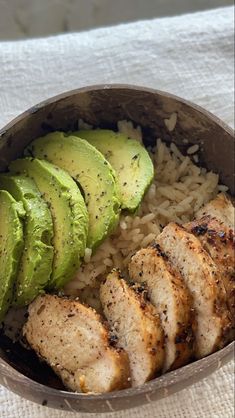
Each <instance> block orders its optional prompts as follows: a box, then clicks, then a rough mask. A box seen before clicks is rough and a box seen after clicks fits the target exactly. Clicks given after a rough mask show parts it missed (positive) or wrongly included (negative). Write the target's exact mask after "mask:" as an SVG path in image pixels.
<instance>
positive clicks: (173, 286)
mask: <svg viewBox="0 0 235 418" xmlns="http://www.w3.org/2000/svg"><path fill="white" fill-rule="evenodd" d="M129 275H130V278H131V279H132V280H134V281H136V282H139V283H144V284H145V285H146V287H147V289H148V295H149V298H150V301H151V302H152V304H153V305H154V306H155V307H156V308H157V311H158V313H159V315H160V318H161V324H162V327H163V330H164V333H165V351H166V353H165V354H166V355H165V363H164V368H163V371H166V370H169V369H175V368H177V367H180V366H182V365H184V364H186V363H187V362H188V361H189V360H190V358H191V357H192V354H193V349H194V344H193V342H194V337H193V329H194V326H195V323H194V322H195V321H194V314H193V309H192V307H193V304H192V298H191V296H190V294H189V291H188V289H187V287H186V286H185V283H184V281H183V279H182V277H181V276H180V275H179V273H178V272H177V271H176V270H175V269H173V267H172V266H171V265H170V263H169V261H168V257H167V256H166V255H165V254H164V253H163V252H162V251H161V248H160V246H159V245H158V244H156V245H153V246H152V247H149V248H145V249H141V250H140V251H138V252H137V253H136V254H135V255H134V256H133V257H132V259H131V262H130V264H129Z"/></svg>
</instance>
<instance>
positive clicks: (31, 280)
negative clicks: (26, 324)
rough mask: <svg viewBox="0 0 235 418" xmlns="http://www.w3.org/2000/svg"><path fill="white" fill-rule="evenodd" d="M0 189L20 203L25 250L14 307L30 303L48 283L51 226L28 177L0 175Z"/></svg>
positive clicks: (19, 271) (49, 214) (40, 200)
mask: <svg viewBox="0 0 235 418" xmlns="http://www.w3.org/2000/svg"><path fill="white" fill-rule="evenodd" d="M0 189H4V190H7V191H8V192H9V193H10V194H11V195H12V196H13V197H14V199H15V200H16V201H21V202H22V203H23V206H24V209H25V212H26V216H25V219H24V250H23V254H22V257H21V260H20V264H19V269H18V273H17V278H16V286H15V295H14V304H15V305H17V306H24V305H27V304H29V303H30V302H31V301H32V300H33V299H34V298H35V297H36V296H37V295H38V294H40V293H42V291H43V289H44V288H45V287H46V285H47V284H48V283H49V281H50V276H51V272H52V262H53V255H54V251H53V247H52V245H51V241H52V237H53V224H52V218H51V213H50V211H49V209H48V206H47V204H46V203H45V201H44V200H43V199H42V198H41V195H40V192H39V190H38V188H37V187H36V184H35V183H34V181H33V180H31V179H30V178H27V177H24V176H13V175H9V174H2V175H0Z"/></svg>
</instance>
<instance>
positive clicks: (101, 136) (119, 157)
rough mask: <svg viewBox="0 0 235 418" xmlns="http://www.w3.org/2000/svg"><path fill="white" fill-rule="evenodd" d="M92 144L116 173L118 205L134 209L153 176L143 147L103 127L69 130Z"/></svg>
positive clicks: (133, 140) (151, 164) (152, 169)
mask: <svg viewBox="0 0 235 418" xmlns="http://www.w3.org/2000/svg"><path fill="white" fill-rule="evenodd" d="M72 135H76V136H78V137H79V138H84V139H86V140H87V141H88V142H89V143H90V144H91V145H93V146H94V147H96V148H97V149H98V150H99V151H100V152H101V153H102V154H103V155H104V157H105V158H106V159H107V160H108V161H109V163H110V164H111V166H112V167H113V168H114V170H115V171H116V173H117V181H118V184H119V189H120V193H121V202H122V209H128V210H130V211H135V210H136V209H137V208H138V206H139V204H140V203H141V200H142V198H143V196H144V193H145V191H146V190H147V188H148V186H149V185H150V183H151V181H152V180H153V176H154V168H153V163H152V161H151V158H150V156H149V154H148V152H147V150H146V149H145V148H144V147H143V145H141V144H140V143H139V142H138V141H136V140H135V139H129V138H128V137H127V136H125V135H123V134H121V133H117V132H114V131H110V130H106V129H95V130H82V131H77V132H73V133H72Z"/></svg>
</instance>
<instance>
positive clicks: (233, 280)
mask: <svg viewBox="0 0 235 418" xmlns="http://www.w3.org/2000/svg"><path fill="white" fill-rule="evenodd" d="M185 228H186V229H187V230H188V231H189V232H191V233H193V234H194V235H195V236H196V237H198V239H199V240H200V241H201V243H202V245H203V248H204V249H205V250H206V251H207V252H208V253H209V254H210V256H211V258H212V259H213V261H214V262H215V264H216V266H217V268H218V269H219V271H220V275H221V279H222V281H223V284H224V287H225V290H226V296H227V304H228V309H229V311H230V314H231V320H232V328H233V330H234V328H235V234H234V231H233V230H232V229H229V228H228V227H227V226H226V225H225V224H224V223H222V222H221V221H219V220H217V219H216V218H212V217H211V216H209V215H208V216H204V217H203V218H201V219H198V220H195V221H192V222H190V223H188V224H186V225H185ZM231 334H233V335H231V337H230V338H231V339H232V338H233V337H234V331H233V332H232V333H231Z"/></svg>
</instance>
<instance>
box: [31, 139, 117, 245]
mask: <svg viewBox="0 0 235 418" xmlns="http://www.w3.org/2000/svg"><path fill="white" fill-rule="evenodd" d="M26 154H27V155H31V156H33V157H36V158H45V159H47V160H48V161H50V162H51V163H53V164H56V165H58V166H59V167H61V168H63V169H64V170H66V171H67V172H68V173H69V174H70V175H71V176H72V177H73V178H74V179H75V180H76V181H77V182H78V183H79V184H80V186H81V188H82V190H83V192H84V195H85V202H86V205H87V209H88V214H89V232H88V240H87V247H89V248H93V249H94V248H96V247H97V246H98V244H100V243H101V242H102V241H103V240H104V238H105V237H106V236H107V235H108V234H109V233H110V232H111V231H112V230H113V229H114V228H115V227H116V225H117V223H118V220H119V215H120V194H119V190H118V186H117V184H116V178H115V173H114V171H113V169H112V167H111V166H110V164H109V163H108V162H107V161H106V159H105V158H104V156H103V155H102V154H101V153H100V152H99V151H97V150H96V148H94V147H93V146H92V145H90V144H89V143H88V142H87V141H86V140H83V139H80V138H77V137H73V136H66V135H65V134H64V133H63V132H53V133H51V134H48V135H46V136H45V137H42V138H38V139H36V140H34V141H33V142H32V143H31V144H30V145H29V147H28V148H27V149H26Z"/></svg>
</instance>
